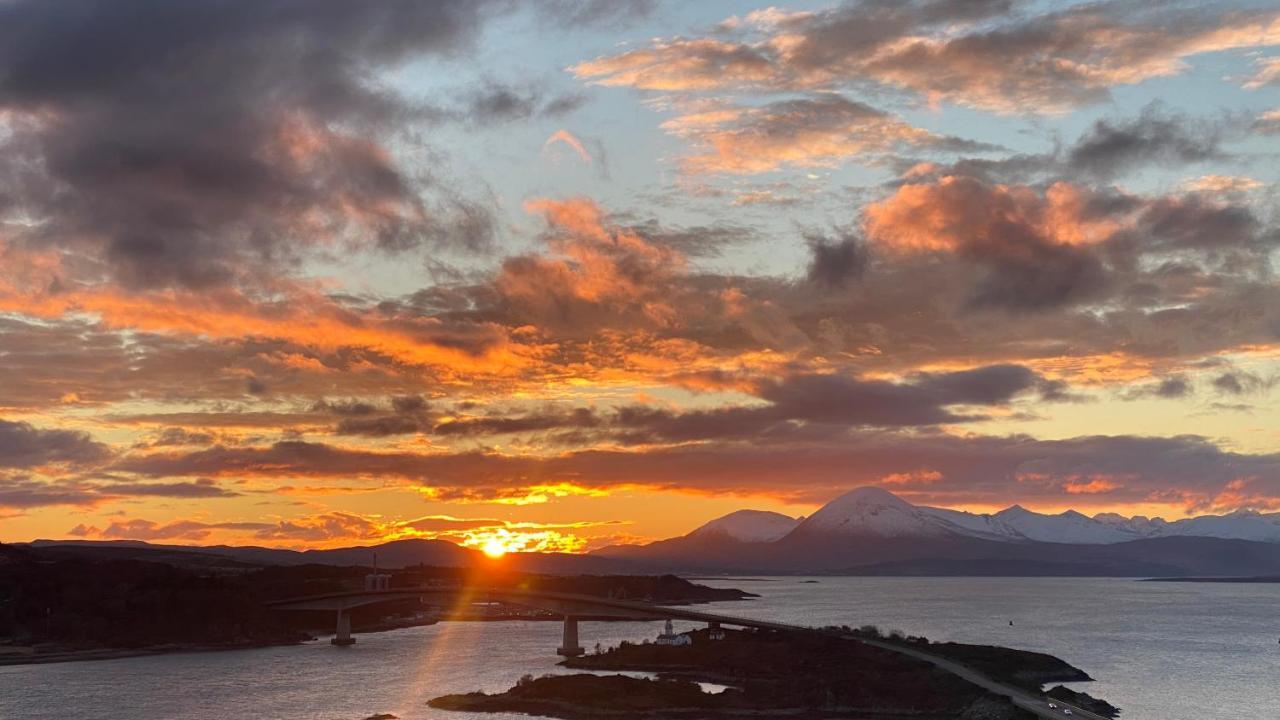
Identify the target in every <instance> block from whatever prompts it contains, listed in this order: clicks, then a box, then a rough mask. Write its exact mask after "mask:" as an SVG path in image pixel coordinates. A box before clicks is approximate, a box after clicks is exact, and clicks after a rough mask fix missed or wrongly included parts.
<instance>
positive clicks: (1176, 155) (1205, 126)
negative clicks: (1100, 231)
mask: <svg viewBox="0 0 1280 720" xmlns="http://www.w3.org/2000/svg"><path fill="white" fill-rule="evenodd" d="M1222 133H1223V128H1222V126H1221V125H1220V124H1219V123H1215V122H1206V121H1203V120H1197V119H1194V118H1191V117H1188V116H1186V115H1181V114H1175V113H1169V112H1167V111H1165V110H1164V109H1163V108H1162V107H1161V106H1160V105H1158V104H1152V105H1148V106H1147V107H1145V108H1143V110H1142V112H1141V113H1140V114H1139V115H1138V116H1137V117H1135V118H1132V119H1127V120H1106V119H1104V120H1098V121H1096V122H1094V124H1093V127H1092V128H1090V129H1089V130H1088V131H1087V132H1085V133H1084V134H1083V135H1081V136H1080V138H1079V139H1078V140H1077V141H1076V142H1075V144H1074V145H1072V146H1071V147H1070V148H1069V149H1068V150H1067V152H1066V157H1065V158H1064V163H1065V167H1066V170H1068V171H1070V172H1076V173H1085V174H1088V175H1092V176H1093V177H1096V178H1102V179H1107V178H1111V177H1114V176H1116V175H1118V174H1120V173H1122V172H1124V171H1126V170H1129V169H1132V168H1135V167H1152V166H1154V167H1177V166H1180V165H1188V164H1192V163H1198V162H1205V161H1208V160H1217V159H1221V158H1222V157H1223V153H1222V150H1221V148H1220V144H1221V141H1222Z"/></svg>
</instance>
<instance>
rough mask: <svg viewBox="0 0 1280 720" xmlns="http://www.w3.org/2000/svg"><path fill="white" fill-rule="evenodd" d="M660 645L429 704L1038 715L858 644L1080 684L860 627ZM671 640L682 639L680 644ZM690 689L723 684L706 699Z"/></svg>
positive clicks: (1018, 662)
mask: <svg viewBox="0 0 1280 720" xmlns="http://www.w3.org/2000/svg"><path fill="white" fill-rule="evenodd" d="M663 638H665V640H664V639H662V638H660V640H659V641H658V642H645V643H640V644H636V643H626V642H624V643H622V644H621V645H619V646H618V647H616V648H611V649H609V650H607V651H604V652H598V653H596V654H592V655H586V656H583V657H578V658H570V659H568V660H566V661H564V663H562V664H563V665H565V666H566V667H569V668H573V669H577V670H583V671H590V673H591V674H587V673H583V674H575V675H546V676H543V677H539V678H534V677H532V676H525V677H524V678H522V679H521V680H520V681H519V682H518V683H517V684H516V685H515V687H512V688H511V689H509V690H507V691H506V692H502V693H497V694H485V693H478V692H477V693H467V694H461V695H446V696H443V697H438V698H435V699H433V700H432V701H431V702H430V703H429V704H430V705H431V707H435V708H439V709H447V710H460V711H468V712H521V713H528V714H532V715H543V716H550V717H558V718H566V720H579V719H581V718H594V717H610V718H618V719H619V720H632V719H634V720H661V719H664V718H690V717H699V718H702V717H723V718H731V717H748V716H749V717H761V716H792V717H794V716H797V715H800V716H807V715H806V713H813V712H820V713H821V714H822V716H823V717H849V718H890V717H911V718H930V719H933V718H936V719H939V720H940V719H942V718H958V719H961V720H1022V719H1023V718H1033V717H1035V716H1034V715H1033V714H1031V713H1030V712H1028V711H1026V710H1024V709H1021V708H1019V707H1017V706H1016V705H1014V704H1013V702H1011V701H1010V700H1009V699H1008V698H1007V697H1005V696H1002V695H997V694H994V693H990V692H987V691H986V690H984V689H982V688H980V687H978V686H976V685H973V684H971V683H969V682H967V681H965V680H963V679H961V678H960V677H957V676H956V675H953V674H951V673H949V672H947V671H945V670H941V669H939V668H937V667H935V666H934V665H932V664H930V663H928V662H925V661H922V660H918V659H916V658H913V657H910V656H908V655H906V654H903V653H900V652H896V651H894V650H893V649H888V648H885V647H880V646H876V645H872V644H870V643H869V642H862V641H859V638H866V639H867V640H871V639H872V638H875V639H876V641H877V642H880V641H887V642H900V643H904V644H911V645H912V646H913V647H926V646H927V647H928V649H929V651H930V652H933V653H935V654H938V655H944V656H946V657H948V658H949V659H955V660H957V661H960V660H962V659H963V661H965V662H966V663H972V666H974V667H980V668H981V669H982V670H983V672H984V673H986V674H988V675H989V676H990V677H993V678H998V679H1001V680H1002V681H1008V682H1016V683H1017V684H1018V685H1019V686H1020V687H1027V688H1034V689H1035V690H1037V691H1038V690H1039V688H1040V685H1041V684H1042V683H1044V682H1053V681H1059V682H1068V681H1079V680H1087V679H1089V676H1088V675H1086V674H1085V673H1084V672H1083V671H1081V670H1079V669H1078V668H1075V667H1072V666H1071V665H1069V664H1067V663H1065V662H1063V661H1061V660H1059V659H1057V658H1053V657H1051V656H1049V655H1043V654H1040V653H1029V652H1024V651H1020V650H1011V649H1008V648H998V647H990V646H977V645H959V644H954V643H946V644H931V643H928V641H927V640H924V639H922V638H910V639H908V638H903V637H898V636H895V637H892V638H881V637H880V635H879V633H878V632H876V633H874V634H872V633H871V631H870V629H868V628H864V629H863V630H861V631H856V630H849V629H838V628H832V629H829V630H828V631H825V632H822V631H818V632H763V631H737V630H724V629H720V628H712V629H700V630H695V631H691V632H687V633H682V634H680V635H679V636H668V635H664V636H663ZM677 638H687V640H679V641H678V642H677V641H675V640H676V639H677ZM622 673H633V674H634V673H645V674H646V675H653V677H635V676H634V675H624V674H622ZM699 683H714V684H717V685H721V686H726V688H727V689H725V690H723V691H721V692H706V691H705V690H703V688H702V687H701V686H700V685H699ZM1064 689H1065V688H1064ZM1085 697H1087V696H1085Z"/></svg>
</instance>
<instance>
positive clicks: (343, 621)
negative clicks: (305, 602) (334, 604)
mask: <svg viewBox="0 0 1280 720" xmlns="http://www.w3.org/2000/svg"><path fill="white" fill-rule="evenodd" d="M329 642H331V643H333V644H334V645H338V646H340V647H345V646H347V645H355V644H356V639H355V638H353V637H351V616H350V615H348V614H347V613H346V611H345V610H344V609H342V608H339V609H338V632H337V634H336V635H334V636H333V639H332V640H330V641H329Z"/></svg>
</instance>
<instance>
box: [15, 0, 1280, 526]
mask: <svg viewBox="0 0 1280 720" xmlns="http://www.w3.org/2000/svg"><path fill="white" fill-rule="evenodd" d="M1277 180H1280V10H1278V9H1277V8H1276V6H1275V4H1274V3H1273V2H1265V1H1260V2H1256V3H1153V2H1147V1H1138V0H1125V1H1121V2H1101V3H1087V4H1073V3H1065V2H1052V3H1051V2H1036V3H1024V2H1016V1H1015V0H965V1H963V2H951V1H948V0H933V1H927V2H898V1H896V0H893V1H891V0H883V1H881V2H850V3H844V4H838V3H799V4H794V5H787V6H785V7H782V6H779V7H769V6H767V5H760V4H752V3H737V2H698V3H685V2H661V1H659V0H650V1H646V0H633V1H631V2H623V1H621V0H587V1H586V2H573V1H571V0H545V1H543V2H526V3H516V2H509V1H508V0H488V1H484V2H478V1H476V0H459V1H458V2H444V1H436V2H396V1H391V2H379V3H369V4H365V3H350V2H337V1H332V2H329V1H324V0H322V1H320V2H302V1H300V0H298V1H293V0H271V1H269V2H221V1H214V0H210V1H200V2H168V1H161V0H155V1H153V2H130V3H114V2H107V1H105V0H100V1H96V2H95V1H90V0H68V1H66V2H46V1H44V0H0V418H2V419H0V541H25V540H31V539H33V538H83V539H95V540H98V539H141V540H148V541H153V542H174V543H201V544H208V543H223V542H226V543H235V544H259V545H273V546H287V547H317V546H337V545H351V544H363V543H370V542H375V541H379V540H382V539H391V538H398V537H443V538H446V539H450V540H454V541H457V542H463V543H466V544H469V545H473V546H478V547H479V546H483V545H484V544H485V543H486V542H488V541H490V540H491V539H492V538H493V537H494V536H495V535H497V536H499V537H500V538H501V539H502V542H504V543H506V545H507V547H508V548H509V549H536V550H568V551H584V550H590V549H593V548H596V547H599V546H602V545H606V544H610V543H617V542H637V541H642V540H645V539H652V538H658V537H665V536H670V535H676V534H681V533H684V532H687V531H688V530H690V529H691V528H693V527H695V526H696V525H698V524H700V523H701V522H704V521H706V520H709V519H711V518H713V517H715V516H717V515H721V514H723V513H726V512H729V511H732V510H736V509H740V508H743V507H753V508H759V509H773V510H778V511H781V512H786V513H788V514H792V515H798V514H805V513H808V512H811V511H812V510H813V509H814V508H815V507H817V506H818V505H820V504H821V503H822V502H824V501H826V500H828V499H830V498H831V497H833V496H835V495H837V494H839V493H840V492H842V491H844V490H847V489H849V488H852V487H855V486H858V485H868V484H877V485H881V486H883V487H885V488H887V489H890V490H892V491H893V492H895V493H897V494H899V495H901V496H903V497H904V498H906V499H908V500H910V501H912V502H915V503H918V504H919V503H924V504H935V505H943V506H949V507H958V508H965V509H973V510H983V511H985V510H995V509H999V508H1003V507H1005V506H1008V505H1011V504H1014V503H1019V504H1022V505H1023V506H1025V507H1028V508H1032V509H1036V510H1040V511H1054V512H1057V511H1061V510H1063V509H1066V508H1075V509H1078V510H1081V511H1084V512H1088V513H1090V514H1092V513H1095V512H1102V511H1115V512H1120V513H1124V514H1144V515H1163V516H1164V517H1166V518H1174V517H1182V516H1185V515H1188V514H1202V513H1211V512H1212V513H1219V512H1227V511H1232V510H1235V509H1238V508H1255V509H1269V510H1277V509H1280V407H1278V406H1277V402H1276V400H1277V397H1278V396H1280V388H1277V387H1276V386H1277V383H1280V284H1278V283H1277V281H1276V278H1275V275H1274V271H1275V269H1276V260H1277V255H1278V252H1277V247H1278V246H1280V213H1278V212H1277V208H1278V204H1277V201H1278V200H1280V193H1278V192H1277Z"/></svg>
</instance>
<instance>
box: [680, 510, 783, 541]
mask: <svg viewBox="0 0 1280 720" xmlns="http://www.w3.org/2000/svg"><path fill="white" fill-rule="evenodd" d="M799 524H800V521H799V520H797V519H796V518H793V517H791V516H789V515H783V514H782V513H776V512H769V511H768V510H738V511H737V512H731V513H729V514H728V515H725V516H723V517H718V518H716V519H715V520H712V521H711V522H709V523H707V524H705V525H703V526H701V527H699V528H698V529H697V530H694V531H693V532H691V533H689V535H690V536H692V537H707V536H714V535H725V536H728V537H730V538H733V539H734V540H738V541H741V542H773V541H774V540H777V539H778V538H780V537H782V536H783V535H786V534H787V533H789V532H791V531H792V530H793V529H795V527H796V526H797V525H799Z"/></svg>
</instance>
